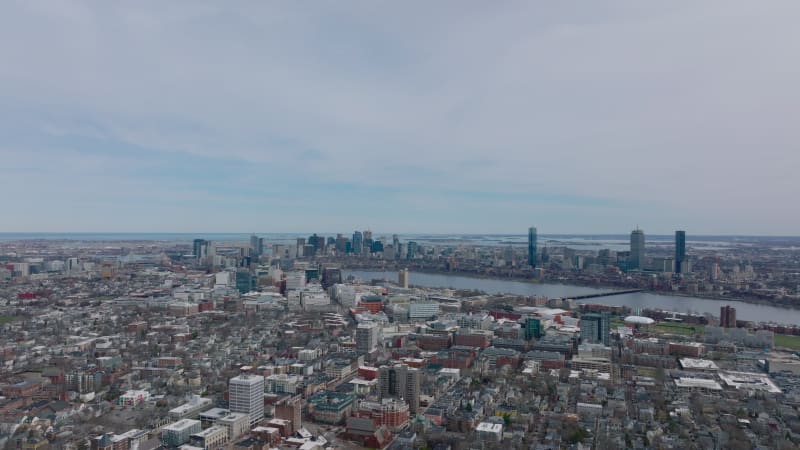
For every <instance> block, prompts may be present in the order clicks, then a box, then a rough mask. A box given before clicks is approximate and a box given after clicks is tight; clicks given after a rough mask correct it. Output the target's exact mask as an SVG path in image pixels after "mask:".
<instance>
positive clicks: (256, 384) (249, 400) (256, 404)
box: [228, 374, 264, 427]
mask: <svg viewBox="0 0 800 450" xmlns="http://www.w3.org/2000/svg"><path fill="white" fill-rule="evenodd" d="M228 406H229V408H228V409H230V410H231V412H236V413H242V414H248V415H249V416H250V426H251V427H253V426H255V425H256V424H257V423H258V422H259V421H261V419H263V418H264V377H262V376H261V375H249V374H242V375H239V376H238V377H234V378H231V379H230V381H229V382H228Z"/></svg>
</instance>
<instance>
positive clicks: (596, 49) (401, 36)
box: [0, 1, 800, 234]
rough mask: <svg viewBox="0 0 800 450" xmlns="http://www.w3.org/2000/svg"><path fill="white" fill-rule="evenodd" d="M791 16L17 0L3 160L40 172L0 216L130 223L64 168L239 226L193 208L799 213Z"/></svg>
mask: <svg viewBox="0 0 800 450" xmlns="http://www.w3.org/2000/svg"><path fill="white" fill-rule="evenodd" d="M798 12H800V6H798V5H797V4H796V3H795V2H789V1H785V2H776V3H773V4H771V5H770V7H769V8H767V7H765V6H764V5H759V4H754V3H752V2H745V1H725V2H717V1H704V2H670V3H669V4H661V5H655V4H647V5H645V4H641V3H639V2H604V3H602V4H590V5H586V4H581V5H578V4H568V3H557V4H550V3H545V2H505V3H503V4H493V5H488V4H485V3H481V2H458V3H449V2H441V3H436V4H431V3H430V2H403V3H401V4H386V3H378V2H356V1H352V2H335V3H322V4H315V5H314V6H313V7H311V6H309V5H304V4H301V3H289V4H286V3H266V2H245V3H241V4H238V5H237V7H235V8H234V7H232V6H230V5H226V4H221V3H218V2H170V3H168V4H163V3H161V2H136V3H131V4H110V3H85V2H59V3H58V4H57V5H49V4H48V5H47V7H43V6H40V5H37V4H35V3H31V2H16V3H10V4H8V5H6V6H5V7H4V14H3V15H2V16H1V17H0V119H4V120H3V121H2V123H0V138H3V139H2V140H0V154H2V156H3V159H2V164H0V168H3V169H5V170H4V172H6V173H7V172H8V170H9V169H15V170H17V169H31V168H34V169H35V168H41V169H43V170H45V172H46V174H43V175H42V177H41V178H37V179H32V178H31V176H30V175H29V174H28V175H26V174H23V172H22V171H20V172H19V173H20V176H13V175H10V176H4V177H3V178H2V179H0V188H3V189H4V190H9V189H16V188H18V186H19V185H20V183H21V184H22V185H28V184H30V183H35V184H36V186H35V188H32V189H24V190H23V193H22V194H21V195H20V196H18V197H17V198H16V199H15V200H14V203H13V204H12V205H11V207H12V208H14V209H16V211H17V212H18V214H15V219H14V220H12V221H9V222H8V223H6V224H4V225H2V228H5V229H7V230H9V231H12V230H19V229H20V227H25V228H30V227H39V229H45V228H46V227H49V226H50V225H46V226H45V225H42V224H43V221H44V219H45V218H46V217H45V215H43V214H42V213H40V212H38V211H36V210H32V209H30V208H29V207H28V206H27V205H29V204H30V202H31V201H32V200H35V201H36V202H37V204H40V205H46V206H50V205H51V204H52V205H53V206H56V205H55V203H56V202H64V201H69V202H72V203H73V204H74V205H75V206H79V208H77V209H78V210H80V211H81V212H82V213H83V215H81V216H79V217H75V218H74V219H73V220H74V221H75V226H76V227H77V228H79V229H80V228H82V229H108V230H118V229H125V230H127V231H135V230H131V229H128V228H126V226H128V224H130V223H132V222H131V220H129V219H130V215H129V214H126V213H125V212H124V211H119V214H116V215H114V216H113V217H108V216H106V215H103V214H97V213H95V212H94V211H95V208H96V207H97V205H96V204H94V203H92V202H88V201H86V200H82V199H68V198H65V197H64V196H65V195H66V194H65V193H64V192H63V190H62V186H63V183H65V182H67V181H69V183H68V184H70V186H71V188H70V189H72V190H74V191H75V192H76V193H85V192H92V191H96V190H101V191H103V192H104V194H103V195H105V196H109V197H114V196H115V195H118V196H122V197H125V198H126V199H129V200H128V202H129V204H131V205H133V204H136V205H137V206H136V209H137V214H144V215H147V212H148V211H149V209H148V207H149V206H148V205H150V206H151V207H152V208H153V211H155V210H156V205H161V206H159V207H160V208H164V209H163V210H160V214H161V218H162V221H161V222H160V223H158V224H156V225H157V227H154V228H151V229H152V230H157V231H161V230H167V231H171V230H174V231H184V230H185V229H193V228H192V227H191V226H189V227H188V228H186V227H187V222H189V223H191V222H194V223H197V222H201V221H202V222H204V223H205V224H207V226H209V227H211V228H215V229H219V230H220V231H238V230H240V229H241V226H244V225H240V224H239V223H237V222H236V221H234V220H231V219H230V217H224V218H216V217H212V218H209V214H208V210H209V209H210V210H220V211H224V212H225V214H226V215H227V216H234V217H235V216H237V215H240V216H241V217H246V218H247V220H250V221H256V222H258V221H262V222H267V223H269V224H270V226H271V227H275V228H276V229H278V230H280V231H292V230H293V229H294V228H296V227H301V228H302V229H303V230H307V229H308V223H309V222H310V223H318V224H319V225H318V226H319V228H320V229H328V230H331V231H332V229H333V228H335V227H334V225H335V226H336V227H340V226H343V225H346V224H348V223H351V224H352V225H348V226H347V228H353V227H356V226H358V224H360V223H365V222H370V223H373V224H375V223H378V222H381V223H382V224H383V225H382V226H385V227H386V229H387V230H388V231H391V229H392V227H393V226H398V227H401V226H402V228H403V229H402V231H421V232H422V231H433V230H434V229H436V230H443V231H448V230H451V231H454V232H457V231H469V232H478V231H482V230H483V231H486V232H513V231H518V230H524V229H525V228H526V227H527V226H528V224H530V223H535V224H544V225H546V226H543V225H540V229H542V232H546V231H545V230H546V229H549V230H550V231H552V232H625V231H626V230H627V229H628V228H630V227H631V226H632V224H636V223H639V224H641V225H642V226H643V227H644V228H645V229H648V230H655V231H658V232H668V231H670V230H671V229H674V228H686V229H689V230H696V232H703V233H744V234H754V233H768V234H785V233H792V232H793V229H792V228H791V224H792V223H797V221H798V219H800V217H798V216H797V214H798V213H797V212H796V211H794V210H793V209H792V208H786V207H784V206H783V205H787V204H791V203H792V202H793V200H794V199H793V194H794V192H797V190H798V187H800V186H798V182H797V181H796V179H795V177H794V176H793V173H792V172H791V169H792V168H793V167H798V165H799V164H800V154H798V152H795V151H794V143H796V142H798V141H799V139H798V138H800V136H798V134H800V131H798V129H797V127H796V123H797V122H798V119H800V106H798V105H800V90H798V89H797V87H796V81H795V80H796V79H797V76H798V75H799V74H798V72H800V63H798V62H797V61H796V58H792V57H791V55H795V54H798V53H800V30H798V29H797V27H796V26H795V23H796V19H797V17H798ZM109 178H110V179H109ZM135 186H140V187H141V188H134V187H135ZM136 195H139V197H138V200H137V197H136ZM195 197H204V198H205V199H206V201H204V202H200V203H201V204H200V205H198V204H197V203H195V202H193V201H192V200H191V199H192V198H195ZM242 199H245V200H244V201H242ZM465 199H466V200H465ZM83 202H86V203H85V204H84V203H83ZM242 204H244V205H242ZM247 204H249V205H256V206H255V207H252V208H250V209H248V208H247V206H245V205H247ZM170 205H171V206H170ZM331 205H335V207H333V206H331ZM170 208H172V210H174V211H178V210H180V212H179V213H178V212H174V213H170V210H171V209H170ZM743 210H746V211H750V213H748V214H746V215H744V217H743V214H742V211H743ZM484 212H491V214H486V213H484ZM315 214H316V215H315ZM334 215H336V216H338V215H341V216H342V217H335V218H334ZM187 217H188V219H187ZM378 217H384V218H387V219H384V220H381V219H378ZM765 217H769V218H770V220H764V218H765ZM328 224H330V225H328ZM139 225H141V224H139ZM154 226H155V225H154ZM375 227H377V226H375ZM201 228H203V227H201ZM244 228H247V229H252V228H254V227H253V226H250V225H247V226H244ZM255 228H261V227H255ZM205 229H208V228H205Z"/></svg>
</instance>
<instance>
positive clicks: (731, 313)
mask: <svg viewBox="0 0 800 450" xmlns="http://www.w3.org/2000/svg"><path fill="white" fill-rule="evenodd" d="M719 326H721V327H722V328H736V308H731V307H730V306H727V305H726V306H723V307H721V308H720V309H719Z"/></svg>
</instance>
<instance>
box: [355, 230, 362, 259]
mask: <svg viewBox="0 0 800 450" xmlns="http://www.w3.org/2000/svg"><path fill="white" fill-rule="evenodd" d="M363 252H364V237H363V235H362V234H361V232H360V231H356V232H355V233H353V253H355V254H356V255H360V254H361V253H363Z"/></svg>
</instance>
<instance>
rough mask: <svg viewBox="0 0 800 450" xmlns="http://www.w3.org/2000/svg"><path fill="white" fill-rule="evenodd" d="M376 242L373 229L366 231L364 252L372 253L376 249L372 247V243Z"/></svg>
mask: <svg viewBox="0 0 800 450" xmlns="http://www.w3.org/2000/svg"><path fill="white" fill-rule="evenodd" d="M374 243H375V241H374V240H373V239H372V231H369V230H366V231H364V253H372V252H373V251H374V250H373V249H372V245H373V244H374Z"/></svg>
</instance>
